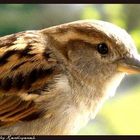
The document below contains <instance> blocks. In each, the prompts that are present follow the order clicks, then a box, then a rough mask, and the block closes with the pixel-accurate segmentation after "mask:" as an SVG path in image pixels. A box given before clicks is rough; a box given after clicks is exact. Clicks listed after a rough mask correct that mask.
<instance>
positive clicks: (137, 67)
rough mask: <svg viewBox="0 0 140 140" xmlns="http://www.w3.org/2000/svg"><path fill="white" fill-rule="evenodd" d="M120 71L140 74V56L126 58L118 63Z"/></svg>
mask: <svg viewBox="0 0 140 140" xmlns="http://www.w3.org/2000/svg"><path fill="white" fill-rule="evenodd" d="M118 71H121V72H125V73H127V74H140V58H135V57H130V58H128V57H127V58H124V59H123V60H121V61H120V62H119V64H118Z"/></svg>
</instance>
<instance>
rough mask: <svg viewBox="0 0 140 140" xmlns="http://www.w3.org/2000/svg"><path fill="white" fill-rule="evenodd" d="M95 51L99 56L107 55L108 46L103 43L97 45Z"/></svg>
mask: <svg viewBox="0 0 140 140" xmlns="http://www.w3.org/2000/svg"><path fill="white" fill-rule="evenodd" d="M97 50H98V52H99V53H100V54H107V53H108V46H107V45H106V44H105V43H100V44H98V45H97Z"/></svg>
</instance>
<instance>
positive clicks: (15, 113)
mask: <svg viewBox="0 0 140 140" xmlns="http://www.w3.org/2000/svg"><path fill="white" fill-rule="evenodd" d="M56 64H57V62H56V59H54V58H53V55H52V52H51V50H50V49H49V48H48V47H47V45H46V42H45V38H44V37H43V36H42V34H40V33H39V32H37V31H26V32H20V33H16V34H12V35H8V36H4V37H1V38H0V126H3V125H5V124H10V123H14V122H17V121H23V120H24V121H25V120H32V119H33V118H35V117H37V116H38V114H39V112H40V110H39V108H38V105H37V103H36V102H35V101H34V100H35V98H38V96H41V95H40V94H41V91H42V90H43V88H44V87H46V86H47V85H48V84H49V83H50V82H51V80H52V79H53V75H54V73H57V72H56V71H55V67H56Z"/></svg>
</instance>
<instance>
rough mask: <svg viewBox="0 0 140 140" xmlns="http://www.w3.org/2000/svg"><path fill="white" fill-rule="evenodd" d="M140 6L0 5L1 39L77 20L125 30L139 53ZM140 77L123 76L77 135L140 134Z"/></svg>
mask: <svg viewBox="0 0 140 140" xmlns="http://www.w3.org/2000/svg"><path fill="white" fill-rule="evenodd" d="M139 13H140V4H1V5H0V36H3V35H7V34H11V33H15V32H19V31H24V30H35V29H42V28H47V27H49V26H52V25H57V24H62V23H66V22H70V21H75V20H80V19H100V20H104V21H109V22H112V23H114V24H116V25H118V26H120V27H122V28H125V29H126V30H127V31H128V32H129V33H130V34H131V35H132V37H133V39H134V41H135V43H136V45H137V48H138V50H139V51H140V14H139ZM139 106H140V76H139V75H133V76H126V78H125V79H124V80H123V81H122V82H121V85H120V86H119V88H118V90H117V93H116V95H115V96H114V97H112V98H111V99H109V100H108V101H107V102H106V103H105V104H104V106H103V107H102V109H101V110H100V111H99V113H98V114H97V116H96V118H95V119H94V120H91V121H90V122H89V123H88V125H87V126H86V127H85V128H83V129H81V131H80V132H79V134H80V135H81V134H84V135H96V134H100V135H102V134H128V135H129V134H140V107H139Z"/></svg>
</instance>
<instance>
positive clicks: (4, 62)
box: [0, 20, 140, 135]
mask: <svg viewBox="0 0 140 140" xmlns="http://www.w3.org/2000/svg"><path fill="white" fill-rule="evenodd" d="M139 73H140V58H139V55H138V53H137V50H136V47H135V44H134V42H133V40H132V38H131V37H130V35H129V34H128V33H127V32H126V31H125V30H124V29H121V28H120V27H118V26H116V25H114V24H112V23H109V22H105V21H100V20H80V21H75V22H70V23H65V24H61V25H57V26H53V27H49V28H45V29H41V30H30V31H23V32H19V33H15V34H12V35H7V36H4V37H0V135H73V134H76V133H77V132H78V131H79V130H80V129H81V128H82V127H84V126H85V125H86V124H87V123H88V121H89V120H91V119H94V117H95V116H96V114H97V112H98V110H99V109H100V107H101V106H102V105H103V103H104V101H106V100H107V99H108V98H109V97H110V96H113V95H114V94H115V91H116V89H117V87H118V86H119V84H120V82H121V80H122V79H123V78H124V76H125V75H126V74H139Z"/></svg>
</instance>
